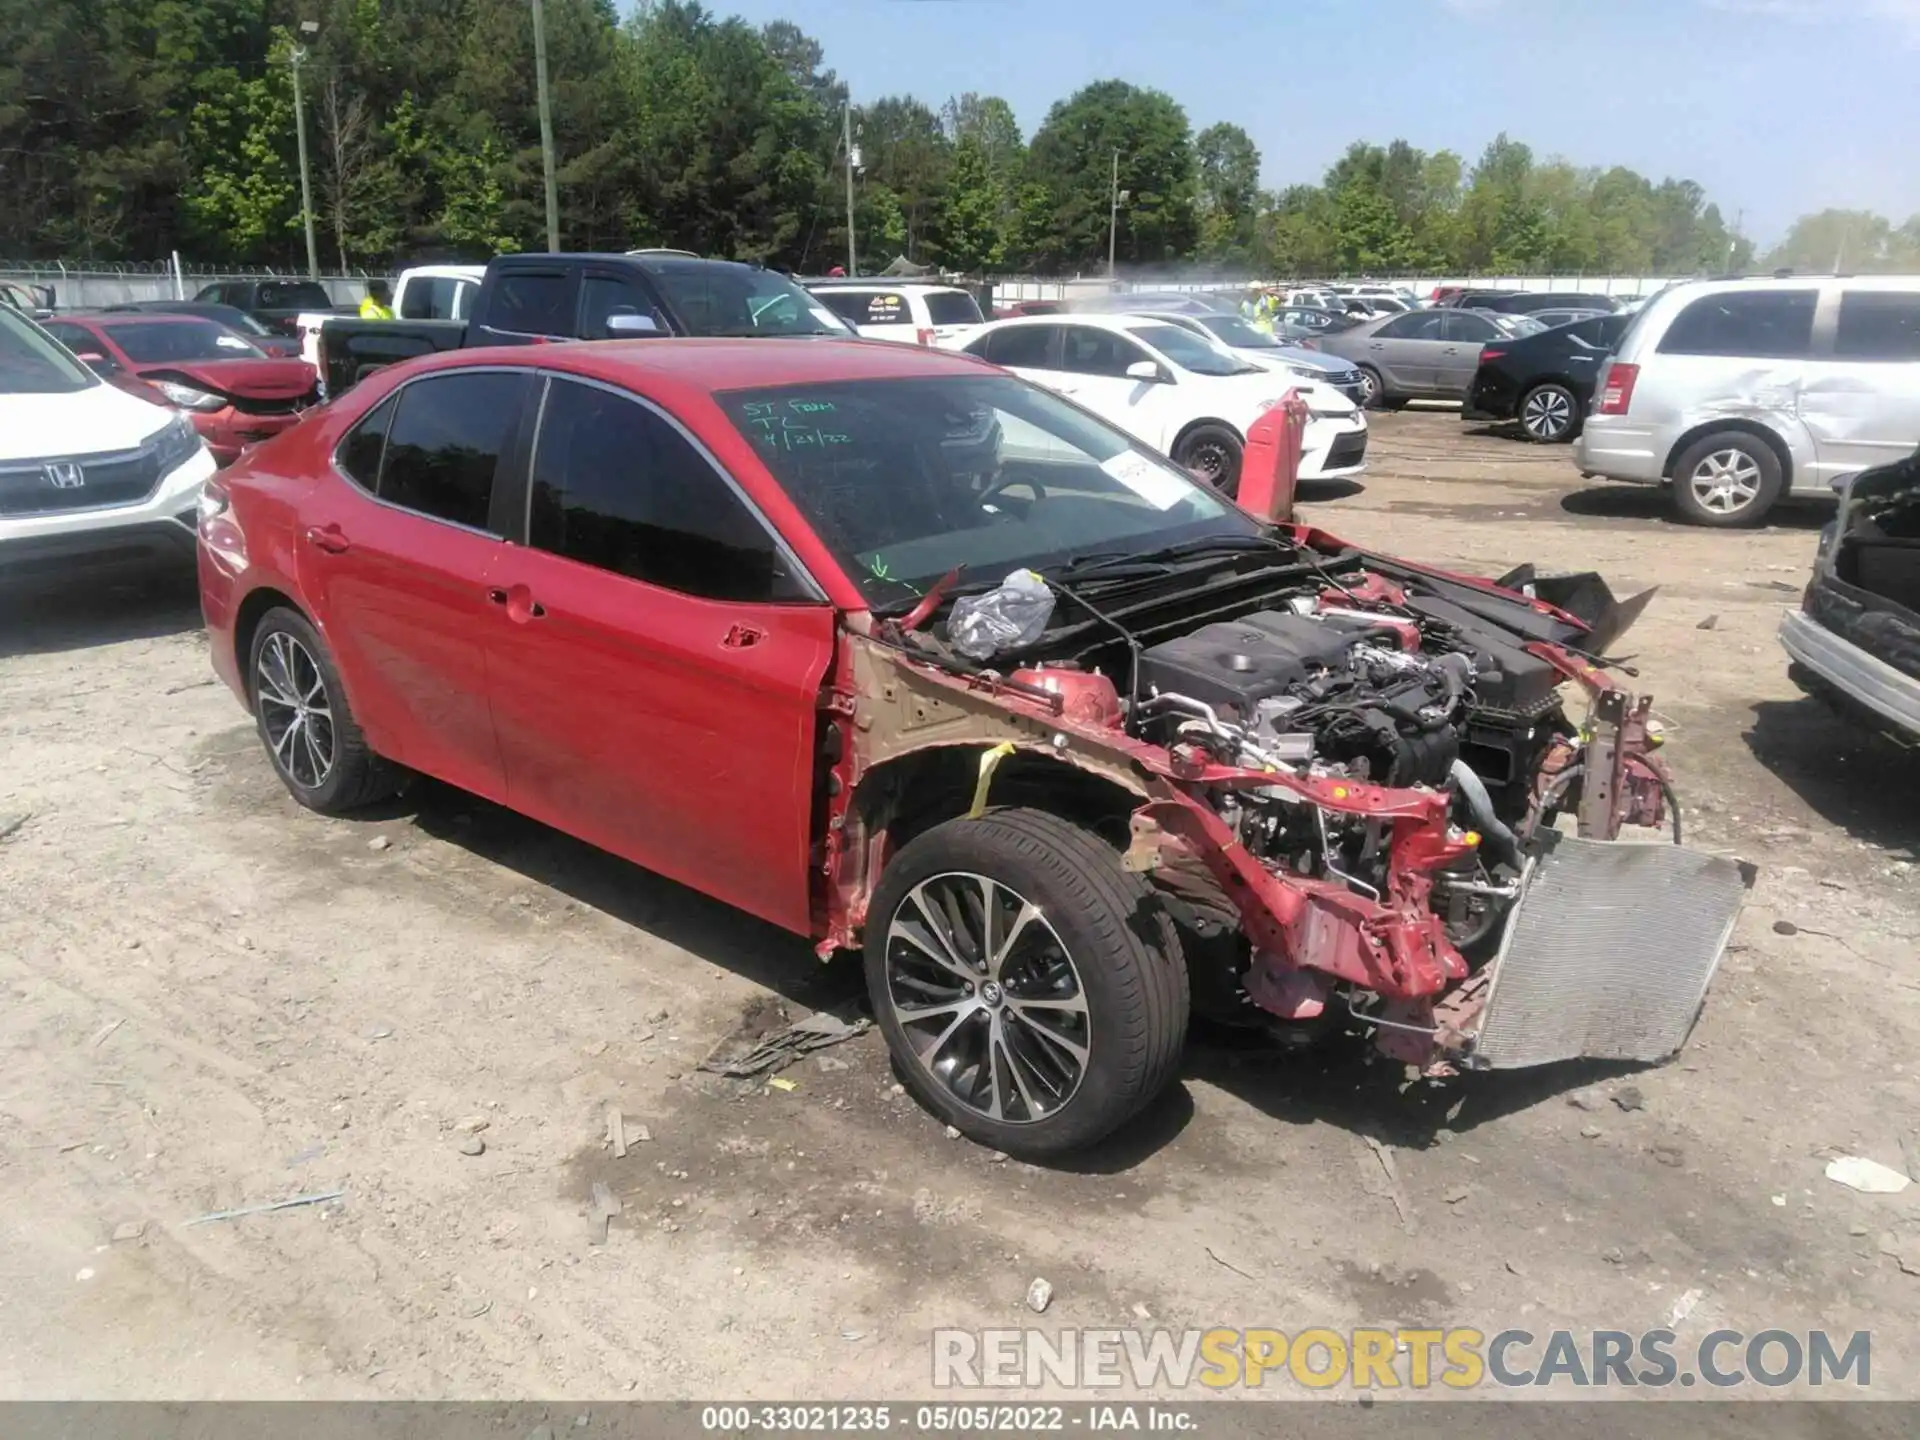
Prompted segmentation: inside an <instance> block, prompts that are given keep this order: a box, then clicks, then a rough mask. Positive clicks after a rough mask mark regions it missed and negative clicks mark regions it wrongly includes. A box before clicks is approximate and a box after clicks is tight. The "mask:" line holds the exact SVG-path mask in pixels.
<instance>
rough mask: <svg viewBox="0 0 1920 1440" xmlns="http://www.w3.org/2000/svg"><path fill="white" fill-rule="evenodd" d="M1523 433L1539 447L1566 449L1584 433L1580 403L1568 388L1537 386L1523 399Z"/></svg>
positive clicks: (1520, 416) (1521, 414) (1521, 416)
mask: <svg viewBox="0 0 1920 1440" xmlns="http://www.w3.org/2000/svg"><path fill="white" fill-rule="evenodd" d="M1518 414H1519V420H1520V433H1521V434H1522V435H1524V436H1526V437H1527V439H1529V440H1531V441H1533V442H1534V443H1535V444H1537V445H1564V444H1565V443H1566V442H1567V441H1569V440H1571V439H1573V437H1574V435H1575V434H1576V433H1577V432H1578V431H1579V429H1580V419H1581V416H1580V401H1579V399H1578V398H1577V397H1576V396H1575V395H1574V393H1573V392H1572V391H1571V390H1569V389H1567V387H1566V386H1564V385H1554V384H1546V385H1536V386H1534V387H1533V389H1531V390H1529V391H1528V392H1527V393H1526V394H1525V395H1523V396H1521V397H1520V408H1519V412H1518Z"/></svg>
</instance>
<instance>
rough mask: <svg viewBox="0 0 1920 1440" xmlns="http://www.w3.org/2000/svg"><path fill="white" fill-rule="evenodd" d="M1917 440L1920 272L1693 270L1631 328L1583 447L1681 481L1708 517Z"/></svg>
mask: <svg viewBox="0 0 1920 1440" xmlns="http://www.w3.org/2000/svg"><path fill="white" fill-rule="evenodd" d="M1916 445H1920V278H1915V277H1911V276H1871V275H1861V276H1834V277H1818V276H1803V277H1793V278H1786V279H1769V280H1711V281H1688V282H1685V283H1682V284H1679V285H1673V286H1670V287H1669V288H1667V289H1666V290H1663V291H1661V292H1660V293H1659V294H1658V295H1656V296H1654V297H1653V299H1651V300H1649V301H1648V302H1647V303H1646V304H1645V305H1644V306H1643V307H1642V308H1641V310H1640V312H1639V313H1638V314H1637V315H1636V316H1635V317H1634V321H1633V324H1632V325H1631V326H1629V327H1628V329H1627V332H1626V334H1624V335H1623V336H1621V337H1620V343H1619V344H1618V346H1616V347H1615V349H1614V353H1613V356H1612V358H1611V359H1610V360H1609V361H1608V362H1607V363H1606V364H1605V365H1604V366H1603V367H1602V368H1601V370H1600V374H1599V377H1598V379H1597V380H1596V382H1595V385H1594V398H1593V406H1592V411H1591V414H1590V415H1589V416H1588V418H1587V423H1586V427H1585V429H1583V430H1582V431H1581V433H1580V437H1579V438H1578V439H1577V440H1576V441H1575V442H1574V446H1573V461H1574V464H1576V465H1577V466H1579V468H1580V472H1581V473H1582V474H1583V475H1588V476H1599V477H1602V478H1605V479H1608V480H1626V481H1631V482H1636V483H1639V484H1647V485H1661V484H1667V485H1671V486H1672V488H1673V499H1674V504H1675V506H1676V508H1677V509H1678V510H1679V513H1680V516H1681V518H1683V519H1685V520H1689V521H1692V522H1694V523H1695V524H1700V525H1720V526H1734V525H1756V524H1758V523H1759V522H1760V520H1761V518H1762V517H1763V516H1765V515H1766V513H1767V512H1768V511H1769V510H1771V509H1772V508H1773V506H1774V505H1775V503H1776V502H1778V501H1779V499H1780V498H1781V497H1782V496H1784V495H1820V496H1830V495H1831V494H1832V492H1833V489H1834V483H1835V482H1836V481H1840V480H1844V479H1846V478H1847V477H1848V476H1851V475H1856V474H1858V473H1859V472H1860V471H1862V470H1866V469H1870V468H1871V467H1873V466H1875V465H1884V464H1886V463H1888V462H1889V461H1892V460H1898V459H1900V458H1902V457H1903V456H1907V455H1911V454H1912V453H1913V451H1914V447H1915V446H1916Z"/></svg>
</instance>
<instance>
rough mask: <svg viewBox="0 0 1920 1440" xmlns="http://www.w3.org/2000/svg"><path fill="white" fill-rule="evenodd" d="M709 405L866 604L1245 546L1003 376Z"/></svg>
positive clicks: (1227, 508)
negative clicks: (946, 587)
mask: <svg viewBox="0 0 1920 1440" xmlns="http://www.w3.org/2000/svg"><path fill="white" fill-rule="evenodd" d="M715 398H716V400H717V401H718V402H719V404H720V407H721V409H722V410H724V411H725V412H726V415H727V418H728V419H730V420H731V421H732V422H733V423H734V425H735V426H737V427H738V428H739V430H740V432H741V434H743V435H745V436H746V437H747V438H748V440H750V441H751V442H752V443H753V446H754V448H755V450H756V451H757V452H758V453H759V456H760V458H761V460H763V461H764V462H765V463H766V466H767V468H768V469H769V470H770V471H772V472H773V475H774V478H775V479H776V480H778V481H779V482H780V484H781V486H782V488H784V489H785V490H786V492H787V493H788V494H789V495H790V496H792V498H793V502H794V504H795V505H797V506H798V507H799V508H800V511H801V513H803V514H804V515H805V516H806V517H807V520H808V521H809V523H811V524H812V526H813V528H814V530H815V531H816V533H818V534H819V536H820V538H821V539H822V540H823V541H825V542H826V544H827V545H828V547H829V548H831V549H832V550H833V552H834V554H835V555H836V556H837V557H838V558H839V560H840V563H841V564H842V565H843V566H845V567H846V570H847V573H848V574H849V575H851V576H852V577H854V579H855V580H856V582H857V583H858V584H859V585H860V588H861V590H862V591H863V592H864V593H865V594H866V596H867V598H868V600H869V601H870V602H871V603H872V604H874V605H876V606H888V605H899V604H901V603H902V602H908V601H911V599H912V597H913V596H916V595H919V594H922V593H923V592H924V591H925V590H926V588H927V587H928V586H929V585H930V584H932V583H933V582H934V581H935V580H936V579H938V578H939V577H940V576H942V575H944V574H946V573H947V572H948V571H949V570H952V569H953V568H955V567H956V566H960V565H964V566H965V567H966V568H967V572H968V579H969V580H970V581H987V582H997V581H999V580H1001V579H1002V578H1004V577H1005V576H1006V575H1008V574H1009V573H1010V572H1012V571H1014V570H1019V569H1044V568H1046V567H1048V566H1051V565H1058V564H1061V563H1063V562H1065V561H1067V560H1070V559H1072V558H1073V557H1074V556H1075V555H1076V554H1083V553H1086V552H1089V551H1093V550H1099V551H1103V552H1105V551H1112V550H1115V549H1120V550H1127V551H1132V550H1149V549H1157V548H1159V547H1160V546H1163V545H1166V544H1169V543H1173V542H1176V541H1181V540H1185V539H1188V538H1191V537H1196V536H1202V535H1216V534H1218V535H1235V536H1239V535H1252V534H1257V533H1258V532H1257V530H1256V529H1255V527H1254V523H1253V521H1252V520H1250V519H1249V518H1248V517H1247V516H1246V515H1244V514H1242V513H1241V512H1240V511H1239V510H1237V509H1235V508H1234V507H1233V506H1231V505H1229V504H1227V503H1226V502H1224V501H1222V500H1220V499H1219V498H1217V497H1216V496H1215V495H1214V494H1213V493H1212V492H1211V491H1209V490H1207V489H1205V488H1204V487H1202V486H1201V485H1199V484H1198V483H1196V482H1195V481H1194V480H1193V479H1192V478H1191V477H1190V476H1189V475H1188V474H1187V473H1186V472H1185V471H1184V470H1181V469H1179V468H1178V467H1177V466H1175V465H1174V464H1173V463H1172V462H1171V461H1168V460H1166V459H1163V458H1162V457H1160V456H1158V455H1155V454H1153V453H1152V452H1150V451H1148V450H1145V449H1143V448H1140V447H1137V446H1136V445H1135V444H1134V443H1133V442H1132V441H1130V440H1129V439H1128V438H1127V437H1126V436H1125V435H1123V434H1122V433H1121V432H1120V431H1118V430H1115V429H1114V428H1112V427H1111V426H1109V425H1107V424H1105V423H1103V422H1101V421H1099V420H1095V419H1093V418H1092V417H1091V416H1089V415H1087V414H1085V413H1083V412H1082V411H1079V410H1076V409H1074V408H1073V407H1072V406H1070V405H1068V404H1067V403H1065V402H1064V401H1062V400H1060V399H1058V398H1057V397H1055V396H1053V395H1051V394H1049V393H1048V392H1047V391H1045V390H1042V389H1040V388H1039V387H1037V386H1034V385H1029V384H1027V383H1026V382H1025V381H1023V380H1017V379H1015V378H1014V377H1013V376H1011V375H940V376H928V377H925V378H921V379H910V380H840V381H827V382H822V383H819V384H809V385H793V386H781V387H778V388H773V389H762V390H735V391H731V392H728V393H725V394H722V395H718V396H716V397H715Z"/></svg>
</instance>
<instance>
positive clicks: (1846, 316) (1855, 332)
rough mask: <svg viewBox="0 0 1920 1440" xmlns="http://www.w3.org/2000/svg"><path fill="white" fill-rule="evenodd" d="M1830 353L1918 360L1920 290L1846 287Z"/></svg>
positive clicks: (1843, 357) (1856, 357) (1840, 356)
mask: <svg viewBox="0 0 1920 1440" xmlns="http://www.w3.org/2000/svg"><path fill="white" fill-rule="evenodd" d="M1833 353H1834V356H1835V358H1836V359H1841V360H1920V292H1915V291H1911V290H1849V291H1847V292H1846V293H1845V294H1843V295H1842V296H1841V297H1840V329H1839V332H1838V333H1837V334H1836V335H1835V336H1834V340H1833Z"/></svg>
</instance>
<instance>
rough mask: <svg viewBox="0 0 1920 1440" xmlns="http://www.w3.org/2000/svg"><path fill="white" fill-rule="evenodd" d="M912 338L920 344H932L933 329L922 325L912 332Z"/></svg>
mask: <svg viewBox="0 0 1920 1440" xmlns="http://www.w3.org/2000/svg"><path fill="white" fill-rule="evenodd" d="M913 338H914V339H915V340H916V341H918V342H919V343H920V344H922V345H932V344H933V331H931V330H929V329H928V328H927V327H926V326H924V325H922V326H921V327H920V328H919V329H918V330H916V331H914V332H913Z"/></svg>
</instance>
